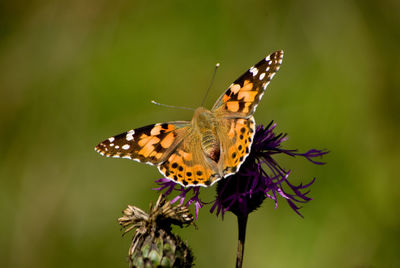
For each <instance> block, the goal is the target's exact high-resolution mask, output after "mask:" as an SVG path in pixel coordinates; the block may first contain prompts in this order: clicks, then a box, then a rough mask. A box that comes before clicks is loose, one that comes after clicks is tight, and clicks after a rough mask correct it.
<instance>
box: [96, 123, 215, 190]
mask: <svg viewBox="0 0 400 268" xmlns="http://www.w3.org/2000/svg"><path fill="white" fill-rule="evenodd" d="M95 150H96V151H97V152H98V153H100V154H101V155H104V156H107V157H114V158H127V159H131V160H135V161H138V162H143V163H146V164H151V165H157V166H158V169H159V171H160V172H161V173H162V174H163V175H165V177H167V178H169V179H170V180H172V181H174V182H176V183H179V184H181V185H183V186H208V185H210V184H211V183H212V181H213V180H215V179H216V178H218V177H219V175H218V172H217V170H218V167H217V165H216V163H215V162H212V161H210V160H209V159H208V158H206V157H205V155H204V153H203V151H202V149H201V146H200V137H199V135H198V133H197V132H196V131H194V130H193V128H192V126H191V123H190V122H185V121H182V122H169V123H164V124H154V125H148V126H145V127H142V128H138V129H133V130H130V131H127V132H124V133H121V134H119V135H116V136H113V137H111V138H108V139H106V140H104V141H103V142H101V143H99V144H98V145H97V146H96V148H95Z"/></svg>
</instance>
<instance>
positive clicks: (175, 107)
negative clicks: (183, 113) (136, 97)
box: [151, 100, 194, 111]
mask: <svg viewBox="0 0 400 268" xmlns="http://www.w3.org/2000/svg"><path fill="white" fill-rule="evenodd" d="M151 103H153V104H155V105H159V106H163V107H167V108H174V109H183V110H190V111H194V109H193V108H189V107H180V106H174V105H167V104H163V103H159V102H156V101H154V100H152V101H151Z"/></svg>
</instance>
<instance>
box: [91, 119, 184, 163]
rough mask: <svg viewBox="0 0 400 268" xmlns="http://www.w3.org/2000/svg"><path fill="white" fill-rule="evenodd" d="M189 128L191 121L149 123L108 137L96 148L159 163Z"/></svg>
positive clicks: (109, 153)
mask: <svg viewBox="0 0 400 268" xmlns="http://www.w3.org/2000/svg"><path fill="white" fill-rule="evenodd" d="M189 128H190V122H169V123H162V124H154V125H148V126H145V127H142V128H138V129H132V130H129V131H127V132H124V133H121V134H119V135H116V136H113V137H111V138H108V139H106V140H105V141H103V142H101V143H99V144H98V145H97V146H96V148H95V150H96V151H97V152H98V153H100V154H102V155H104V156H107V157H115V158H127V159H132V160H136V161H140V162H144V163H147V164H158V163H161V162H163V161H164V160H165V159H166V158H167V157H168V155H169V154H170V153H171V152H172V151H173V150H174V148H175V147H176V146H177V145H178V144H179V142H180V141H182V139H184V137H185V135H186V133H187V131H188V129H189Z"/></svg>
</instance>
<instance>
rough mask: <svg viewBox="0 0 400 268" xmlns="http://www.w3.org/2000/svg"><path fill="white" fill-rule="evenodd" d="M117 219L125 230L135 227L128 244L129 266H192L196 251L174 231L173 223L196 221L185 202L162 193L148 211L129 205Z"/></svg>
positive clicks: (181, 223) (180, 223) (186, 223)
mask: <svg viewBox="0 0 400 268" xmlns="http://www.w3.org/2000/svg"><path fill="white" fill-rule="evenodd" d="M123 214H124V216H122V217H121V218H119V219H118V222H119V224H120V225H121V226H122V227H123V228H124V229H125V231H124V234H126V233H127V232H129V231H131V230H132V229H136V230H135V233H134V235H133V239H132V243H131V246H130V248H129V267H192V265H193V255H192V252H191V250H190V248H189V247H188V245H187V244H186V243H185V242H183V241H182V239H181V238H180V237H179V236H177V235H175V234H173V233H172V232H171V225H172V224H175V225H178V226H180V227H183V226H188V225H190V224H192V223H193V216H192V214H191V213H190V212H189V210H188V209H187V207H186V206H183V205H180V204H177V205H175V206H172V205H171V203H170V202H168V201H166V199H165V197H164V196H163V195H160V196H159V198H158V200H157V203H156V205H155V206H154V207H153V206H152V205H150V211H149V213H146V212H144V211H143V210H141V209H140V208H138V207H135V206H131V205H128V207H127V208H126V209H125V210H124V211H123Z"/></svg>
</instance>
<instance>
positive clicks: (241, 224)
mask: <svg viewBox="0 0 400 268" xmlns="http://www.w3.org/2000/svg"><path fill="white" fill-rule="evenodd" d="M237 219H238V229H239V238H238V248H237V256H236V268H241V267H242V264H243V255H244V241H245V239H246V226H247V215H240V216H239V215H237Z"/></svg>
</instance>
